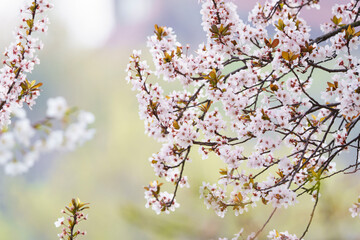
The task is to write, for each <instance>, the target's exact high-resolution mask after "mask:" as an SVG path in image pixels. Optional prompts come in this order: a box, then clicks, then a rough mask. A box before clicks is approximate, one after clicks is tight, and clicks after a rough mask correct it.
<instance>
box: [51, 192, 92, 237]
mask: <svg viewBox="0 0 360 240" xmlns="http://www.w3.org/2000/svg"><path fill="white" fill-rule="evenodd" d="M88 205H89V203H82V202H81V201H80V199H79V198H78V199H76V200H75V199H74V198H73V199H72V200H71V203H70V204H69V206H66V207H65V210H61V213H63V214H66V215H67V217H66V219H65V217H61V218H58V220H57V221H55V223H54V224H55V227H57V228H58V227H62V232H61V233H59V234H58V237H59V239H60V240H61V239H66V240H75V239H77V238H78V236H81V235H86V231H81V230H76V229H75V226H76V225H78V224H79V223H80V222H82V221H85V220H87V219H88V215H87V214H86V215H85V214H84V213H83V211H84V210H86V209H89V206H88Z"/></svg>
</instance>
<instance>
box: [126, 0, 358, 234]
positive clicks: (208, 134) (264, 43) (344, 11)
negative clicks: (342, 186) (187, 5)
mask: <svg viewBox="0 0 360 240" xmlns="http://www.w3.org/2000/svg"><path fill="white" fill-rule="evenodd" d="M199 2H201V3H202V10H201V14H202V26H203V29H204V31H205V33H206V36H207V41H206V43H204V44H201V45H200V46H199V48H198V49H197V50H196V51H195V52H194V53H191V52H190V51H189V47H188V46H183V45H182V44H181V43H179V42H178V41H177V40H176V35H175V34H174V31H173V29H172V28H169V27H163V26H157V25H155V31H154V35H152V36H150V37H149V38H148V42H147V45H148V47H149V49H150V52H151V54H152V58H153V63H154V65H155V69H154V70H150V67H149V66H148V65H147V63H146V61H142V60H141V59H140V55H141V52H140V51H134V52H133V54H132V55H131V57H130V63H129V64H128V66H127V72H128V76H127V80H128V81H129V82H131V84H132V85H133V89H134V90H137V91H138V94H137V99H138V102H139V109H140V118H141V119H143V120H144V121H145V131H146V133H147V134H148V135H149V136H151V137H153V138H155V139H156V140H158V141H160V142H162V143H163V145H162V147H161V149H160V151H159V152H158V153H156V154H153V156H152V157H151V158H150V164H151V165H152V166H153V168H154V170H155V174H156V175H157V176H158V177H160V178H163V179H165V180H166V181H167V182H170V183H173V184H174V186H175V187H174V190H173V192H172V193H169V192H166V191H161V187H162V185H163V183H159V182H158V181H153V182H152V183H151V184H150V185H149V186H147V187H145V189H146V192H145V198H146V201H147V203H146V206H147V207H151V208H152V209H153V210H155V212H156V213H158V214H159V213H161V212H165V213H169V212H170V211H174V210H175V209H176V208H177V207H179V204H178V203H177V201H176V195H177V194H178V191H179V188H182V187H188V186H189V183H188V178H187V176H186V175H185V174H186V168H187V167H189V168H190V167H191V165H190V164H189V160H190V159H189V153H190V152H191V151H199V153H200V154H201V156H202V158H203V159H206V158H207V157H208V156H209V155H210V154H212V155H216V156H218V157H219V159H221V160H222V161H223V162H224V164H225V166H226V167H224V168H223V169H220V178H219V181H218V183H217V184H210V183H203V185H202V186H201V187H200V195H201V197H202V198H203V199H204V202H205V204H206V206H207V207H208V208H212V209H213V210H214V211H215V212H216V214H217V215H219V216H221V217H223V216H224V215H225V213H226V212H227V211H229V210H230V209H231V210H232V211H233V212H234V213H235V215H238V214H242V213H243V212H245V211H248V210H249V208H250V207H256V206H257V205H259V204H265V205H268V206H269V207H271V208H273V211H272V213H271V215H270V216H269V218H268V219H267V220H266V223H265V224H264V227H265V225H266V224H267V223H268V222H269V220H270V219H271V217H272V216H273V215H274V213H275V211H276V210H277V209H279V208H287V207H288V206H290V205H294V204H296V203H297V202H298V198H299V197H301V196H302V195H304V194H309V195H311V196H312V198H313V200H314V205H313V210H312V212H311V213H310V217H309V221H308V224H307V226H304V231H303V232H302V233H301V234H300V237H297V236H296V235H291V234H289V233H288V232H277V231H276V230H273V231H271V232H270V233H269V234H268V238H270V239H303V238H304V236H305V234H306V233H307V232H308V230H309V226H310V224H311V222H312V218H313V215H314V212H315V209H316V207H317V204H318V201H319V197H320V189H321V185H322V184H323V182H324V180H325V179H326V178H330V177H332V176H334V175H336V174H340V173H355V172H356V171H357V170H358V169H359V162H358V158H359V150H360V134H359V132H358V130H359V124H358V123H359V120H360V75H359V74H360V60H359V58H358V55H359V52H357V48H358V45H359V44H360V41H359V35H360V32H359V31H358V30H356V29H357V27H358V26H360V19H359V14H360V11H359V9H360V3H359V2H360V1H359V0H350V1H347V3H345V4H342V5H339V4H336V5H334V6H333V8H332V14H331V15H330V14H329V19H331V21H329V22H327V23H324V24H322V25H321V31H322V34H320V35H319V36H313V35H311V34H310V30H311V28H310V26H309V25H308V24H307V22H306V20H305V19H304V18H303V17H302V12H303V9H305V8H316V9H319V8H320V3H319V1H318V0H269V1H266V2H265V3H264V4H263V5H261V4H256V5H255V7H254V8H253V10H252V11H251V12H250V13H249V17H248V23H246V22H244V21H243V20H241V19H240V18H239V16H238V14H237V13H236V6H235V5H234V4H233V3H232V2H230V1H225V0H200V1H199ZM152 75H155V76H157V77H161V78H163V79H164V81H165V82H172V81H179V82H180V83H181V85H182V88H181V89H178V90H176V91H173V92H170V93H164V90H163V89H162V87H161V86H160V84H159V83H157V82H153V81H152V79H151V76H152ZM319 76H322V77H319ZM314 85H318V86H321V87H322V90H321V92H320V93H318V92H316V93H315V92H314V90H313V86H314ZM245 145H246V146H247V148H244V146H245ZM250 146H251V147H250ZM344 151H350V152H351V153H354V155H355V156H354V158H353V159H351V160H350V159H348V160H347V161H346V162H344V164H345V167H342V168H340V169H336V161H338V159H339V158H337V156H338V155H339V154H340V153H342V152H344ZM204 164H206V162H204ZM359 201H360V200H359ZM359 201H358V202H359ZM350 211H351V213H352V216H353V217H355V216H358V215H359V212H360V204H359V203H356V204H354V205H353V207H352V208H350ZM264 227H263V228H262V229H260V230H259V231H258V232H256V233H252V234H250V235H249V236H248V239H255V238H256V237H258V236H259V234H260V232H261V231H262V230H263V229H264ZM241 234H242V233H239V234H237V236H236V237H235V239H237V237H239V236H240V235H241Z"/></svg>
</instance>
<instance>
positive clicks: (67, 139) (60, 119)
mask: <svg viewBox="0 0 360 240" xmlns="http://www.w3.org/2000/svg"><path fill="white" fill-rule="evenodd" d="M52 7H53V5H52V4H51V3H50V1H48V0H32V1H26V2H25V3H24V5H23V7H22V8H21V10H20V14H21V21H20V24H19V26H18V27H17V28H16V29H15V34H14V35H15V40H14V41H13V42H12V43H11V44H10V45H9V46H8V47H7V48H6V50H5V52H4V57H3V61H2V64H3V66H2V68H1V69H0V143H1V144H0V165H2V166H4V170H5V173H6V174H9V175H17V174H21V173H24V172H26V171H27V170H28V169H29V168H30V167H31V166H32V165H33V164H34V162H35V161H36V160H37V159H38V158H39V157H40V155H41V154H42V153H47V152H53V151H62V150H74V149H75V148H76V147H77V146H79V145H81V144H82V143H84V142H85V141H87V140H89V139H91V138H92V136H93V135H94V133H95V131H94V129H89V128H88V125H89V124H91V123H93V122H94V116H93V115H92V113H89V112H85V111H78V110H76V108H70V107H68V104H67V102H66V100H65V99H64V98H63V97H57V98H51V99H49V100H48V102H47V105H48V109H47V112H46V116H44V117H43V119H42V120H40V121H38V122H34V123H31V122H30V120H29V119H28V118H27V117H26V111H25V110H24V105H25V104H26V105H28V106H29V107H30V108H31V107H32V106H33V105H34V104H35V100H36V98H37V97H38V96H39V95H40V87H41V86H42V83H36V81H35V80H28V77H27V74H29V73H31V72H32V70H33V69H34V66H35V65H37V64H39V63H40V60H39V58H38V56H37V51H38V50H41V49H42V48H43V44H42V42H41V41H40V40H39V38H37V37H34V35H36V34H38V35H41V34H43V33H45V32H46V31H47V29H48V23H49V20H48V18H47V16H45V15H44V13H46V12H47V11H48V10H49V9H51V8H52Z"/></svg>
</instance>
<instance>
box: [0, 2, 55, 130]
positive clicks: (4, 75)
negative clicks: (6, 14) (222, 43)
mask: <svg viewBox="0 0 360 240" xmlns="http://www.w3.org/2000/svg"><path fill="white" fill-rule="evenodd" d="M52 7H53V5H52V4H51V3H50V2H49V1H48V0H33V1H28V2H26V3H25V4H24V6H23V7H22V8H21V10H20V14H21V22H20V24H19V25H18V27H17V28H16V29H15V32H14V35H15V36H14V37H15V40H14V41H13V42H12V43H10V45H9V46H8V47H7V48H6V49H5V52H4V59H3V60H2V63H3V67H2V68H1V69H0V127H4V126H7V125H8V124H9V123H10V115H11V113H12V111H14V109H19V108H22V107H23V104H24V103H26V104H27V105H29V106H30V107H31V106H33V105H34V104H35V99H36V98H37V97H38V96H39V94H40V89H39V87H40V86H41V85H42V83H36V82H35V81H30V80H28V79H27V74H28V73H31V72H32V70H33V69H34V66H35V65H37V64H39V63H40V60H39V58H38V56H37V51H38V50H40V49H42V48H43V44H42V42H41V41H40V40H39V39H38V38H36V37H34V34H36V33H37V32H39V33H44V32H46V31H47V29H48V27H47V25H48V24H49V19H48V18H47V17H46V16H44V15H43V13H44V12H46V11H48V10H49V9H51V8H52ZM39 14H42V15H41V17H38V15H39Z"/></svg>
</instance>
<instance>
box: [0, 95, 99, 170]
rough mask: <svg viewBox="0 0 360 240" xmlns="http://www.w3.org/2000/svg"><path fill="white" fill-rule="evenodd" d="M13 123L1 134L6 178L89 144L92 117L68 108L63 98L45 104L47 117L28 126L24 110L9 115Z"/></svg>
mask: <svg viewBox="0 0 360 240" xmlns="http://www.w3.org/2000/svg"><path fill="white" fill-rule="evenodd" d="M12 114H13V120H12V123H11V124H10V125H8V127H6V128H3V129H2V130H1V131H0V143H1V144H0V165H2V166H3V167H4V171H5V173H6V174H8V175H18V174H22V173H24V172H26V171H27V170H28V169H29V168H30V167H32V166H33V165H34V163H35V162H36V161H37V160H38V159H39V158H40V157H41V155H43V154H46V153H53V152H65V151H72V150H74V149H75V148H76V147H78V146H81V145H82V144H83V143H84V142H86V141H88V140H90V139H91V138H92V137H93V135H94V133H95V129H91V128H89V125H90V124H92V123H93V122H94V120H95V118H94V115H93V114H92V113H90V112H86V111H83V110H80V111H79V110H76V109H75V108H70V107H68V105H67V102H66V100H65V99H64V98H63V97H56V98H50V99H48V101H47V111H46V117H45V118H44V119H42V120H40V121H37V122H31V121H30V120H29V118H27V116H26V111H25V110H24V109H23V108H15V109H13V111H12Z"/></svg>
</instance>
